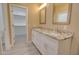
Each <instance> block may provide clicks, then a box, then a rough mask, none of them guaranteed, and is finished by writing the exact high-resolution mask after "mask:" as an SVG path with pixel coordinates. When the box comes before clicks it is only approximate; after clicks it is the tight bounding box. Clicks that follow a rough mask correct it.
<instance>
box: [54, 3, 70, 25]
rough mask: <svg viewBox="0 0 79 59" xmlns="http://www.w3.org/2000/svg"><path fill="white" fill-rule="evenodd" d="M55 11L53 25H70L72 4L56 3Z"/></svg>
mask: <svg viewBox="0 0 79 59" xmlns="http://www.w3.org/2000/svg"><path fill="white" fill-rule="evenodd" d="M53 11H54V17H53V18H54V19H53V24H70V15H71V4H68V3H55V4H53Z"/></svg>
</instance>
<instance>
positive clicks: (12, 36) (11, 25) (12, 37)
mask: <svg viewBox="0 0 79 59" xmlns="http://www.w3.org/2000/svg"><path fill="white" fill-rule="evenodd" d="M12 6H15V7H20V8H24V9H26V17H25V18H26V42H27V41H28V8H27V7H25V6H23V5H19V4H11V3H10V4H9V11H10V37H11V39H10V43H11V47H12V48H13V47H14V35H13V29H14V28H13V14H12V11H13V10H12Z"/></svg>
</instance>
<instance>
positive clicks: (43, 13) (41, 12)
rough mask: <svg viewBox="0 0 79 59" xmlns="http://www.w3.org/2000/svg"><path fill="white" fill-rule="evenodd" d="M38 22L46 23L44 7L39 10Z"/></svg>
mask: <svg viewBox="0 0 79 59" xmlns="http://www.w3.org/2000/svg"><path fill="white" fill-rule="evenodd" d="M40 24H46V7H45V8H43V9H41V10H40Z"/></svg>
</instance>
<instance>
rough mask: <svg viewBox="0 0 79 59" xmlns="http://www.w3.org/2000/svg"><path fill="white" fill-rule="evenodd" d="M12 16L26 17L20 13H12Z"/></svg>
mask: <svg viewBox="0 0 79 59" xmlns="http://www.w3.org/2000/svg"><path fill="white" fill-rule="evenodd" d="M13 15H14V16H26V15H24V14H21V13H13Z"/></svg>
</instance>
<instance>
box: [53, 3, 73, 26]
mask: <svg viewBox="0 0 79 59" xmlns="http://www.w3.org/2000/svg"><path fill="white" fill-rule="evenodd" d="M68 4H69V7H68V16H67V22H55V21H54V20H55V19H54V18H55V12H54V11H55V3H54V4H53V24H60V25H69V24H70V21H71V12H72V4H71V3H68Z"/></svg>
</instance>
